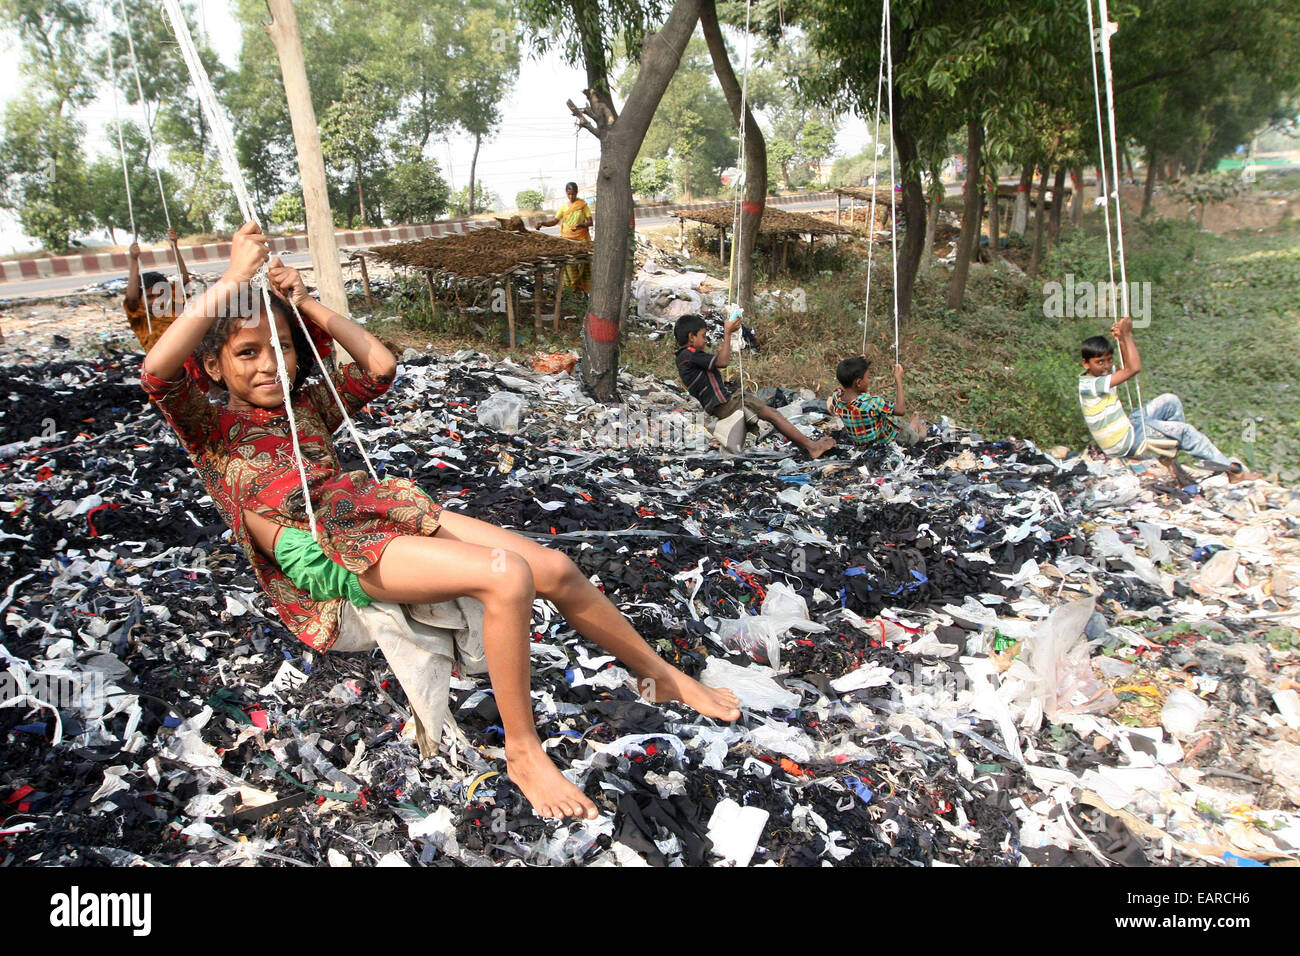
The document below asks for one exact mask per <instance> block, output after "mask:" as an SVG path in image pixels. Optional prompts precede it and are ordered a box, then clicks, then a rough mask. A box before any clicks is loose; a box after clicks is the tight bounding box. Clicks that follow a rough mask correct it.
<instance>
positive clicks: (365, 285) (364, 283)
mask: <svg viewBox="0 0 1300 956" xmlns="http://www.w3.org/2000/svg"><path fill="white" fill-rule="evenodd" d="M357 262H358V263H360V264H361V288H362V290H363V291H364V292H365V293H366V308H367V309H369V310H370V311H371V312H373V311H375V300H374V299H372V298H371V297H370V273H369V272H368V271H367V270H366V257H365V256H357Z"/></svg>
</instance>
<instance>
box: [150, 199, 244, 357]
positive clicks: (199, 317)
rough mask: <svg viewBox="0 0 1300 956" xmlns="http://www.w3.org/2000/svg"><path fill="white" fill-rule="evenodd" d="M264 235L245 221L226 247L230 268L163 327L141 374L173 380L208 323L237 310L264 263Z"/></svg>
mask: <svg viewBox="0 0 1300 956" xmlns="http://www.w3.org/2000/svg"><path fill="white" fill-rule="evenodd" d="M267 255H268V253H267V249H266V236H264V235H262V230H261V229H259V228H258V227H257V224H256V223H253V222H246V223H244V224H243V225H242V226H240V227H239V230H238V231H237V232H236V233H235V235H234V238H233V240H232V241H231V247H230V268H229V269H227V270H226V274H225V275H223V276H222V277H221V279H220V281H218V282H216V283H215V284H214V285H213V286H212V287H211V288H210V289H208V290H207V291H206V292H204V293H203V295H201V296H196V297H195V298H193V299H190V301H189V302H188V303H187V304H186V306H185V311H184V312H182V313H181V314H180V315H179V316H177V317H176V321H175V322H173V323H172V324H171V325H169V326H168V327H167V331H165V332H164V333H163V334H162V336H161V337H160V338H159V339H158V341H157V342H155V343H154V346H153V348H151V349H150V350H149V354H148V355H146V356H145V357H144V364H143V365H142V366H141V369H142V371H144V372H146V373H148V374H149V375H152V376H154V377H155V378H160V379H162V380H163V381H165V382H169V381H171V380H172V379H174V378H175V377H176V376H177V375H178V374H179V373H180V370H181V369H182V368H183V367H184V365H185V360H186V359H188V358H189V357H190V356H191V355H193V354H194V350H195V349H196V348H198V346H199V343H200V342H202V341H203V336H204V335H205V334H206V333H207V331H208V328H209V327H210V326H211V325H212V320H213V319H215V318H216V317H217V316H218V315H220V314H221V313H222V312H223V311H228V310H233V309H236V308H238V307H239V303H240V301H241V298H242V299H243V300H244V301H247V299H248V296H247V295H244V296H242V297H241V295H240V292H241V289H244V288H246V285H247V283H248V282H249V281H250V280H251V279H252V278H253V276H255V275H256V274H257V270H258V269H259V268H260V267H261V265H262V263H263V262H265V261H266V257H267Z"/></svg>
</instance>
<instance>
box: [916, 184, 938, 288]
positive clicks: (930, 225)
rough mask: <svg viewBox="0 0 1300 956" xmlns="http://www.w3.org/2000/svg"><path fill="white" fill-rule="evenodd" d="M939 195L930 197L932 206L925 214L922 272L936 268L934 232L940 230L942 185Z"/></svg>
mask: <svg viewBox="0 0 1300 956" xmlns="http://www.w3.org/2000/svg"><path fill="white" fill-rule="evenodd" d="M938 189H939V190H940V193H939V195H936V196H931V197H930V207H929V209H927V210H926V214H925V246H924V248H923V249H922V250H921V255H922V259H921V269H920V271H921V272H923V273H924V272H929V271H930V270H931V269H932V268H934V234H935V233H936V232H938V231H939V210H940V209H942V208H943V198H942V195H943V194H942V189H943V187H942V186H939V187H938Z"/></svg>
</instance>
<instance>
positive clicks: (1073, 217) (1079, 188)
mask: <svg viewBox="0 0 1300 956" xmlns="http://www.w3.org/2000/svg"><path fill="white" fill-rule="evenodd" d="M1070 180H1071V182H1073V183H1074V202H1072V203H1071V204H1070V225H1072V226H1074V228H1075V229H1078V228H1079V227H1080V226H1082V225H1083V167H1082V166H1075V167H1074V169H1072V170H1070Z"/></svg>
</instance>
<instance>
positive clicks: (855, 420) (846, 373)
mask: <svg viewBox="0 0 1300 956" xmlns="http://www.w3.org/2000/svg"><path fill="white" fill-rule="evenodd" d="M870 368H871V362H869V361H868V360H867V359H866V358H865V357H864V356H861V355H858V356H855V357H853V358H846V359H845V360H844V361H842V362H840V364H839V365H837V366H836V367H835V378H836V379H837V380H838V381H839V383H840V387H839V388H837V389H836V390H835V391H834V393H832V395H831V397H830V398H828V399H827V400H826V408H827V410H828V411H829V412H830V413H831V414H832V415H838V416H839V417H840V419H841V420H842V421H843V422H844V431H845V433H847V435H848V436H849V441H850V442H851V443H853V444H854V445H858V446H867V445H883V444H885V443H886V442H891V441H896V442H898V443H899V444H900V445H906V446H908V447H910V446H912V445H915V444H916V443H917V442H919V441H920V440H921V439H923V438H924V437H925V435H926V433H927V432H928V431H929V423H927V422H926V421H925V420H924V419H922V418H921V413H920V412H913V413H912V415H911V417H910V418H909V417H908V415H907V399H906V398H905V397H904V395H903V366H901V365H895V366H894V389H895V393H896V398H895V400H894V401H892V402H890V401H888V400H886V399H884V398H882V397H881V396H879V395H872V394H871V393H870V392H868V391H867V389H868V387H869V385H870V383H869V382H868V380H867V372H868V370H869V369H870Z"/></svg>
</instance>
